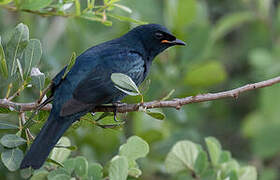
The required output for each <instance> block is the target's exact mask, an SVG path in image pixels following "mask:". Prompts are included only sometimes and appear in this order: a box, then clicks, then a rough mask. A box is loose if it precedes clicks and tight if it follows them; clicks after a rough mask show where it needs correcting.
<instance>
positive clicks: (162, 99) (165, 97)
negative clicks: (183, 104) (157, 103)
mask: <svg viewBox="0 0 280 180" xmlns="http://www.w3.org/2000/svg"><path fill="white" fill-rule="evenodd" d="M174 92H175V89H172V90H171V91H170V92H169V93H168V94H167V95H166V96H164V97H163V98H161V101H165V100H167V99H169V98H170V97H171V96H172V94H174Z"/></svg>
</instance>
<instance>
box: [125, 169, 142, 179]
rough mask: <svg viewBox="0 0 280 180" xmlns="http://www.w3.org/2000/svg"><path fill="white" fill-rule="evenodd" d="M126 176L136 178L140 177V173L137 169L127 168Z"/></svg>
mask: <svg viewBox="0 0 280 180" xmlns="http://www.w3.org/2000/svg"><path fill="white" fill-rule="evenodd" d="M128 174H129V176H132V177H135V178H138V177H139V176H141V175H142V171H141V170H140V169H139V168H129V170H128Z"/></svg>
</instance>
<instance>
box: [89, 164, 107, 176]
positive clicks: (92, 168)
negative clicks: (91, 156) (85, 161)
mask: <svg viewBox="0 0 280 180" xmlns="http://www.w3.org/2000/svg"><path fill="white" fill-rule="evenodd" d="M102 170H103V167H102V166H101V165H100V164H98V163H91V164H90V165H89V167H88V177H89V179H91V180H102V179H103V172H102Z"/></svg>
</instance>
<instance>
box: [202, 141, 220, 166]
mask: <svg viewBox="0 0 280 180" xmlns="http://www.w3.org/2000/svg"><path fill="white" fill-rule="evenodd" d="M205 142H206V145H207V149H208V152H209V155H210V159H211V163H212V164H213V166H217V165H218V162H219V158H220V155H221V153H222V147H221V144H220V143H219V141H218V140H217V139H216V138H214V137H207V138H205Z"/></svg>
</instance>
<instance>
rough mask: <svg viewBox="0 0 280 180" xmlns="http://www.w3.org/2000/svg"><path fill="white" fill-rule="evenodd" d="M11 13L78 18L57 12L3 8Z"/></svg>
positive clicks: (12, 7)
mask: <svg viewBox="0 0 280 180" xmlns="http://www.w3.org/2000/svg"><path fill="white" fill-rule="evenodd" d="M1 7H3V8H5V9H7V10H9V11H13V12H17V11H23V12H27V13H32V14H37V15H39V16H43V17H47V16H61V17H76V15H75V14H62V13H57V12H52V11H47V12H41V11H34V10H29V9H20V10H19V9H17V8H16V7H14V6H1Z"/></svg>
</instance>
